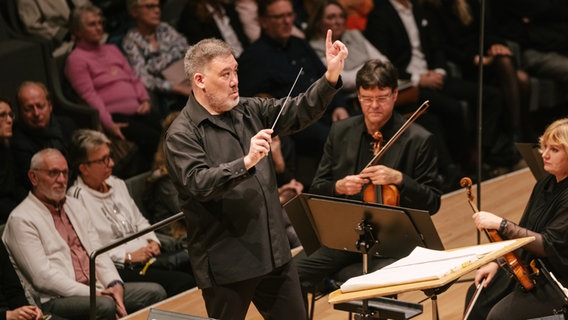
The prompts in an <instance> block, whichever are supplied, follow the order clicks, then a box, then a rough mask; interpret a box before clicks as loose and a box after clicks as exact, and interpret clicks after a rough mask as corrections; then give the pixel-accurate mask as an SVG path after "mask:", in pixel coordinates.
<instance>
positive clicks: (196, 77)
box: [193, 73, 205, 89]
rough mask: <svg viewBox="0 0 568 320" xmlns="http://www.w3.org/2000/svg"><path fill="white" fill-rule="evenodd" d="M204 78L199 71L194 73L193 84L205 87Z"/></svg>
mask: <svg viewBox="0 0 568 320" xmlns="http://www.w3.org/2000/svg"><path fill="white" fill-rule="evenodd" d="M204 79H205V77H204V76H203V74H201V73H195V74H194V75H193V83H195V85H196V86H197V87H199V88H200V89H203V88H204V87H205V82H204Z"/></svg>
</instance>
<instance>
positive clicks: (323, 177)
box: [310, 113, 441, 214]
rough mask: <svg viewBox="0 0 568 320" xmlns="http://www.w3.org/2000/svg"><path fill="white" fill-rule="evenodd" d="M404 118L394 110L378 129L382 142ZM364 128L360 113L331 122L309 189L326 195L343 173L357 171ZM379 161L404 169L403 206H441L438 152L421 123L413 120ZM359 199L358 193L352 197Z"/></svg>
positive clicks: (433, 209)
mask: <svg viewBox="0 0 568 320" xmlns="http://www.w3.org/2000/svg"><path fill="white" fill-rule="evenodd" d="M404 122H405V119H404V118H403V117H402V116H401V115H399V114H398V113H393V116H392V117H391V119H390V120H389V121H388V122H387V124H385V126H384V127H383V128H382V129H381V133H382V134H383V137H384V138H385V142H386V141H388V139H390V138H391V137H392V136H393V135H394V134H395V132H396V131H397V130H398V129H399V128H400V127H402V125H403V124H404ZM364 131H366V128H365V123H364V121H363V116H362V115H358V116H353V117H350V118H347V119H344V120H341V121H336V122H334V123H333V124H332V126H331V130H330V132H329V136H328V139H327V141H326V143H325V147H324V153H323V155H322V158H321V161H320V164H319V167H318V170H317V172H316V174H315V177H314V180H313V183H312V186H311V187H310V192H313V193H316V194H322V195H327V196H338V195H337V194H335V191H334V190H335V183H336V182H337V180H340V179H343V178H344V177H345V176H348V175H354V174H358V173H359V172H357V171H356V170H357V165H358V156H359V145H360V144H361V139H362V137H363V134H362V133H363V132H364ZM379 164H382V165H385V166H387V167H390V168H393V169H396V170H399V171H401V172H402V173H403V182H402V186H400V187H399V191H400V205H401V206H402V207H408V208H415V209H421V210H428V212H430V214H434V213H436V212H437V211H438V210H439V209H440V197H441V193H440V191H439V189H438V183H437V182H436V181H437V180H436V177H437V175H438V152H437V149H436V142H435V140H434V136H433V135H432V134H431V133H430V132H428V131H427V130H425V129H424V128H422V127H421V126H420V125H417V124H412V125H410V126H409V127H408V129H407V130H406V131H405V132H404V133H403V134H402V135H401V136H400V137H399V138H398V140H396V141H395V142H394V143H393V144H392V146H391V148H390V149H388V150H387V152H385V154H384V155H383V157H382V158H381V160H380V161H379ZM349 198H354V199H357V200H361V199H362V196H361V195H356V196H353V197H349Z"/></svg>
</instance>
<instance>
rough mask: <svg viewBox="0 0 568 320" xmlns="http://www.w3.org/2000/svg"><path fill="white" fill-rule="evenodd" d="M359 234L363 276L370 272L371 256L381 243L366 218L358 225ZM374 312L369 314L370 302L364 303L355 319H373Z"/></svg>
mask: <svg viewBox="0 0 568 320" xmlns="http://www.w3.org/2000/svg"><path fill="white" fill-rule="evenodd" d="M356 230H357V232H358V233H359V240H357V249H358V250H359V251H360V252H361V255H362V257H363V270H362V271H363V274H367V273H368V272H369V254H371V255H373V254H375V253H376V252H377V250H378V245H379V241H378V240H377V239H376V238H375V236H374V235H373V226H372V225H371V224H370V223H369V221H368V219H367V218H365V219H364V220H363V221H361V222H360V223H359V225H357V228H356ZM372 316H373V314H372V312H369V300H367V299H364V300H363V301H362V306H361V312H360V313H359V314H358V315H357V314H356V315H355V319H358V318H359V319H368V318H369V317H372Z"/></svg>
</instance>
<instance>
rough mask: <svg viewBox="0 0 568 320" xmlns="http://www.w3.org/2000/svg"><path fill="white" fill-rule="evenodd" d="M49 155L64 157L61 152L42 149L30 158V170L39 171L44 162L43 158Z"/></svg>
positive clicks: (53, 149) (52, 149)
mask: <svg viewBox="0 0 568 320" xmlns="http://www.w3.org/2000/svg"><path fill="white" fill-rule="evenodd" d="M51 154H58V155H60V156H62V157H64V156H63V154H62V153H61V151H59V150H57V149H55V148H46V149H42V150H40V151H38V152H36V153H35V154H34V155H33V156H32V159H31V160H30V170H33V169H41V168H40V167H41V165H42V164H43V163H44V162H45V157H46V156H48V155H51Z"/></svg>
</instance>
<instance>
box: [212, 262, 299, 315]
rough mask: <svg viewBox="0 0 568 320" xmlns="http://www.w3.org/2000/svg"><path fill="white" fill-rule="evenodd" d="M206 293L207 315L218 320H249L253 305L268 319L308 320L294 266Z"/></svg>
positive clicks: (213, 288)
mask: <svg viewBox="0 0 568 320" xmlns="http://www.w3.org/2000/svg"><path fill="white" fill-rule="evenodd" d="M202 293H203V299H204V300H205V306H206V308H207V314H208V316H209V317H211V318H214V319H221V320H229V319H231V320H232V319H235V320H237V319H238V320H241V319H245V317H246V314H247V311H248V308H249V306H250V303H251V301H252V303H254V305H255V307H256V308H257V309H258V311H259V312H260V314H261V315H262V316H263V317H264V318H265V319H276V320H277V319H282V320H288V319H300V320H301V319H306V309H305V308H304V304H303V302H302V297H301V291H300V282H299V281H298V271H297V270H296V265H295V264H294V263H293V262H289V263H287V264H285V265H284V266H282V267H280V268H277V269H275V270H274V271H272V272H271V273H269V274H267V275H264V276H261V277H257V278H253V279H249V280H245V281H239V282H235V283H230V284H224V285H214V286H213V287H210V288H204V289H203V291H202Z"/></svg>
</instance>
